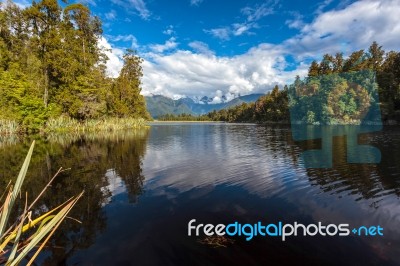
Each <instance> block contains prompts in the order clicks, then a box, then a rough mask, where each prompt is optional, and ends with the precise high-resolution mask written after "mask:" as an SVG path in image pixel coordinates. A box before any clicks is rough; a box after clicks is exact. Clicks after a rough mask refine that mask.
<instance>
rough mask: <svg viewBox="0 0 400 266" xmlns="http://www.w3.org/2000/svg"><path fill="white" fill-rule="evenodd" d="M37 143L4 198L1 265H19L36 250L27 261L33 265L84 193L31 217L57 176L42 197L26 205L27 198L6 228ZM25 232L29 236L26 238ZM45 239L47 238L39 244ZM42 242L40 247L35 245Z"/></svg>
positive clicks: (0, 215)
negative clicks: (15, 217) (22, 207)
mask: <svg viewBox="0 0 400 266" xmlns="http://www.w3.org/2000/svg"><path fill="white" fill-rule="evenodd" d="M34 145H35V142H33V143H32V145H31V148H30V149H29V152H28V154H27V156H26V158H25V161H24V163H23V165H22V168H21V170H20V172H19V175H18V178H17V180H16V182H15V185H14V187H13V186H12V185H10V184H11V183H9V185H10V186H9V189H8V192H7V193H6V197H5V200H4V202H3V204H2V205H1V206H0V264H3V263H6V264H7V265H19V264H20V263H21V261H22V260H23V259H25V258H26V257H27V255H28V254H29V253H30V252H32V251H33V250H35V249H36V251H35V253H34V254H33V256H32V257H30V259H29V262H28V264H27V265H31V264H32V263H33V262H34V260H35V258H36V257H37V255H38V254H39V252H40V251H41V250H42V249H43V247H44V245H45V244H46V242H48V240H49V239H50V237H51V235H53V234H54V232H55V230H56V229H57V228H58V227H59V226H60V224H61V222H62V221H63V220H64V219H65V218H66V217H67V215H68V213H69V212H70V211H71V209H72V207H73V206H74V205H75V204H76V203H77V201H78V200H79V198H81V196H82V194H83V192H82V193H81V194H79V195H78V196H77V197H73V198H71V199H69V200H68V201H66V202H65V203H63V204H61V205H59V206H58V207H57V208H54V209H53V210H50V211H48V212H46V213H45V214H43V215H41V216H39V217H38V218H36V219H33V220H32V208H33V206H34V205H35V203H36V202H37V201H38V199H39V198H40V197H41V195H43V193H44V192H45V190H46V188H47V187H48V186H49V185H50V183H51V182H52V180H54V178H55V176H54V177H53V179H52V180H51V181H50V182H49V183H48V185H47V186H46V187H45V188H44V189H43V190H42V192H41V193H40V194H39V196H38V197H37V198H36V199H35V200H34V201H33V202H32V203H31V204H30V205H29V206H28V205H27V201H26V202H25V207H24V209H23V211H22V214H20V215H19V216H18V218H17V220H16V221H15V222H14V223H13V224H12V225H11V226H10V227H7V226H8V225H9V224H10V221H9V219H10V216H11V214H12V211H13V207H14V205H15V204H16V200H17V198H18V196H19V194H20V192H21V187H22V184H23V183H24V179H25V176H26V174H27V171H28V166H29V163H30V161H31V157H32V153H33V148H34ZM3 196H4V195H3ZM35 227H36V232H34V233H32V232H31V233H30V234H28V231H32V230H31V229H33V228H35ZM24 235H26V236H25V237H24ZM42 240H44V241H43V242H42V243H40V242H41V241H42ZM39 244H40V246H39V248H36V247H37V246H38V245H39Z"/></svg>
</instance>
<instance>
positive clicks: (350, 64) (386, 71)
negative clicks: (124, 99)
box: [159, 42, 400, 124]
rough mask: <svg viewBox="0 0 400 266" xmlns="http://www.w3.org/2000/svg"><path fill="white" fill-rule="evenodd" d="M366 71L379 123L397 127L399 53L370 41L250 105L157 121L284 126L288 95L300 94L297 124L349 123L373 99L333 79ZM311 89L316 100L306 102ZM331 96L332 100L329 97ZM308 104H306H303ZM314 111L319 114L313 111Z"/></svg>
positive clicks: (292, 101) (399, 114)
mask: <svg viewBox="0 0 400 266" xmlns="http://www.w3.org/2000/svg"><path fill="white" fill-rule="evenodd" d="M365 71H368V72H370V73H374V76H375V80H376V82H377V84H375V85H376V86H377V93H378V94H379V105H380V110H381V116H382V121H383V122H384V123H386V124H390V123H399V122H400V53H399V52H395V51H390V52H385V51H384V50H383V48H382V46H380V45H378V43H377V42H373V43H372V44H371V46H370V47H369V48H368V50H359V51H355V52H353V53H352V54H351V55H350V56H349V57H347V58H344V55H343V54H342V53H336V54H335V55H330V54H325V55H324V56H323V59H322V60H321V62H317V61H313V62H312V63H311V65H310V67H309V71H308V75H307V77H305V78H304V79H303V80H301V79H300V78H299V77H296V79H295V81H294V83H293V84H290V85H289V86H287V85H285V86H284V87H283V88H279V86H275V87H274V88H273V90H272V91H271V92H268V93H267V94H266V95H264V96H262V97H261V98H259V99H258V100H257V101H256V102H255V103H243V104H241V105H238V106H235V107H233V108H230V109H223V110H220V111H212V112H210V113H208V114H206V115H202V116H198V117H196V116H192V115H188V114H181V115H179V116H172V115H165V116H162V117H160V118H159V120H166V121H172V120H184V121H188V120H193V121H225V122H256V123H271V122H272V123H289V122H290V112H289V107H293V105H295V104H296V100H297V101H298V100H299V99H298V98H297V99H295V98H294V97H289V94H290V92H291V91H292V92H293V91H297V92H298V91H299V90H303V92H302V94H303V97H302V99H301V100H302V101H303V103H304V102H305V103H306V104H305V108H306V109H307V110H303V111H304V114H305V115H303V116H301V117H299V120H301V122H304V123H307V124H315V123H319V122H325V123H326V124H330V123H345V124H346V123H353V122H354V121H352V119H351V118H352V117H357V115H358V113H359V112H360V110H362V109H363V106H362V105H363V104H365V102H367V100H368V98H369V97H370V98H372V97H371V95H367V94H365V93H364V92H363V91H361V92H360V90H357V88H354V87H351V86H348V85H346V86H347V87H346V86H344V87H343V84H342V83H340V82H337V81H338V80H339V81H340V79H338V78H337V77H338V76H339V77H340V76H341V75H342V76H343V74H349V75H352V73H354V75H353V76H354V78H355V79H357V77H358V78H359V79H360V78H361V79H362V78H363V76H362V75H365V74H362V73H363V72H365ZM360 73H361V74H360ZM357 75H358V76H357ZM360 75H361V76H360ZM321 77H325V78H324V81H325V84H322V83H321V81H320V79H321ZM364 77H365V76H364ZM335 82H336V83H335ZM310 90H312V92H313V93H312V94H314V95H316V96H318V97H309V96H310ZM330 92H332V93H333V94H334V95H336V97H329V93H330ZM339 92H340V93H339ZM338 93H339V94H340V95H338ZM331 95H332V94H331ZM307 98H309V99H307ZM331 98H334V99H331ZM315 99H317V100H318V105H320V106H319V107H318V108H316V107H315V102H313V101H314V100H315ZM307 101H309V102H308V103H307ZM332 101H334V103H333V105H334V106H333V107H334V108H332ZM316 109H318V110H319V112H315V110H316ZM313 111H314V112H313ZM332 117H333V118H335V117H336V121H332V120H334V119H332ZM337 118H339V119H337Z"/></svg>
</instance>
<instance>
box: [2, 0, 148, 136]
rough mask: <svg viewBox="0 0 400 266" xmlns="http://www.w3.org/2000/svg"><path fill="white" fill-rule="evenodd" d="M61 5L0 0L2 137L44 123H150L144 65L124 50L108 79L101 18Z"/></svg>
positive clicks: (49, 1)
mask: <svg viewBox="0 0 400 266" xmlns="http://www.w3.org/2000/svg"><path fill="white" fill-rule="evenodd" d="M63 2H64V3H63V6H61V5H60V4H59V3H58V1H57V0H43V1H33V3H32V5H31V6H29V7H26V8H20V7H19V6H17V5H16V4H15V3H13V2H12V1H5V2H2V3H1V2H0V5H1V6H0V132H1V131H2V129H3V131H5V129H6V128H7V127H8V128H9V130H10V131H12V130H13V129H14V130H15V128H16V127H17V128H19V130H23V131H38V130H42V129H43V128H45V127H46V123H48V121H52V123H53V124H57V123H59V124H62V121H69V122H71V121H73V122H74V123H75V122H84V121H89V120H90V121H94V120H99V121H105V120H107V119H108V118H113V119H114V122H115V119H116V118H126V119H139V120H143V119H148V118H149V114H148V113H147V111H146V106H145V100H144V97H143V96H142V95H140V91H141V80H140V79H141V77H142V68H141V62H142V59H141V58H140V57H139V56H138V55H136V53H135V52H134V51H131V50H128V51H127V52H126V54H125V55H124V57H123V59H124V66H123V68H122V70H121V72H120V74H119V77H117V78H109V77H107V75H106V66H105V63H106V60H107V57H106V55H105V53H104V52H105V50H104V49H103V48H102V47H100V45H99V42H100V40H101V35H102V25H101V21H100V19H99V18H98V17H95V16H93V15H92V14H91V12H90V10H89V8H88V7H87V6H85V5H82V4H79V3H78V4H68V3H67V2H66V1H63ZM57 119H61V120H60V121H58V122H57ZM143 121H144V120H143ZM60 126H62V125H60Z"/></svg>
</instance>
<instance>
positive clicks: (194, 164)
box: [0, 123, 400, 265]
mask: <svg viewBox="0 0 400 266" xmlns="http://www.w3.org/2000/svg"><path fill="white" fill-rule="evenodd" d="M399 131H400V128H395V127H391V128H388V129H384V130H383V131H381V132H376V133H371V134H365V135H362V136H360V137H359V143H368V144H370V145H373V146H375V147H377V148H379V149H380V151H381V154H382V161H381V163H380V164H349V163H348V162H347V158H346V147H347V146H346V139H345V138H344V137H334V138H333V140H332V144H333V145H332V146H333V156H332V158H333V168H331V169H305V168H304V167H303V166H304V162H303V161H302V159H301V158H300V154H301V152H303V151H305V150H309V149H318V148H320V146H321V143H320V141H318V140H307V141H303V142H294V141H293V140H292V139H293V138H292V132H291V130H290V128H289V127H284V126H258V125H243V124H229V125H227V124H212V123H210V124H207V123H201V124H179V123H178V124H167V125H166V124H160V125H158V124H154V125H153V126H152V127H151V129H150V130H149V131H144V132H130V133H129V132H126V133H122V134H121V133H119V134H114V135H109V136H98V135H87V136H75V135H72V136H71V137H69V138H65V137H63V138H61V139H60V137H59V136H49V137H48V138H47V139H45V140H39V145H38V147H37V149H36V150H35V156H36V157H35V158H34V160H33V164H32V166H31V168H30V169H32V171H31V172H30V173H29V174H30V177H31V178H29V180H30V181H29V182H30V183H28V184H27V186H26V188H27V190H28V191H29V194H30V195H34V194H37V193H38V191H39V190H40V188H41V187H42V186H43V185H44V184H45V183H46V182H47V180H48V179H49V178H50V176H51V174H52V173H54V172H55V171H56V170H57V169H58V167H60V166H63V167H70V168H71V170H70V171H69V172H65V173H63V174H62V175H61V176H60V177H59V178H58V179H57V181H56V183H55V184H54V186H53V187H52V188H51V192H50V193H48V194H47V196H46V198H44V199H43V201H42V203H41V207H42V208H46V207H47V206H55V205H56V204H57V203H59V202H62V201H64V200H65V199H66V198H67V197H69V196H70V195H75V194H77V193H79V192H80V191H81V190H82V189H85V190H86V194H85V198H84V199H82V200H81V202H80V205H79V206H77V208H76V209H75V210H74V212H73V213H72V215H71V216H73V217H76V218H78V219H80V220H82V221H83V225H79V224H75V223H73V222H68V223H65V224H64V229H63V230H62V231H60V232H58V234H59V235H58V236H56V238H55V244H56V245H55V246H53V247H52V248H51V249H49V250H48V253H47V254H46V256H44V257H43V258H41V259H42V261H41V263H42V264H48V265H54V264H62V263H65V264H67V265H188V264H190V265H224V264H231V265H260V264H266V263H282V261H283V262H292V263H298V262H299V261H300V260H301V261H304V262H307V263H309V264H351V263H356V264H389V265H390V264H395V263H399V262H400V254H398V249H399V248H400V242H399V239H400V229H399V228H398V224H399V222H400V207H399V188H400V184H399V182H400V164H399V163H398V160H397V159H396V158H397V155H400V154H397V153H400V135H399V134H398V132H399ZM28 144H29V141H26V142H25V143H18V144H14V145H8V146H7V148H4V147H5V146H4V147H3V148H0V156H1V157H0V161H4V162H7V167H5V166H6V165H5V164H4V165H2V166H0V167H1V171H0V173H3V174H2V176H4V177H5V178H3V177H2V178H0V182H2V183H1V184H0V185H1V186H2V187H3V184H5V183H6V181H7V180H8V177H10V176H13V172H15V171H18V170H19V166H20V163H21V162H22V159H23V158H24V156H25V152H26V150H27V149H28ZM34 177H36V178H34ZM133 203H135V204H133ZM193 218H196V219H197V220H198V221H199V222H204V223H208V222H212V223H215V224H217V223H229V222H232V221H239V222H242V223H245V222H249V223H253V222H257V221H258V220H260V221H264V222H277V221H279V220H282V221H284V222H294V221H298V222H303V223H313V222H318V221H321V222H323V223H349V224H351V225H352V226H361V225H377V224H379V225H381V226H382V227H384V228H385V237H383V238H356V237H347V238H323V237H320V238H319V237H315V238H313V237H308V238H304V237H300V238H293V239H291V240H290V241H287V242H286V243H282V242H281V241H280V240H277V239H273V238H256V239H254V240H253V241H251V242H246V241H245V240H244V239H241V238H237V239H235V243H234V244H233V245H231V246H229V247H227V248H226V249H212V248H210V247H208V246H204V245H201V244H200V243H199V242H198V239H197V238H189V237H188V236H187V231H186V230H187V222H188V221H189V220H190V219H193ZM60 247H61V248H60ZM333 251H334V252H333Z"/></svg>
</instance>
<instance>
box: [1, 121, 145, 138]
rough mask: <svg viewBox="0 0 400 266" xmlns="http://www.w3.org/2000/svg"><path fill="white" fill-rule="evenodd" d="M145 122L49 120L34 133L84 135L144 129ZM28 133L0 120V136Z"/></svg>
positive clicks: (20, 127) (16, 124)
mask: <svg viewBox="0 0 400 266" xmlns="http://www.w3.org/2000/svg"><path fill="white" fill-rule="evenodd" d="M146 126H147V125H146V120H145V119H143V118H106V119H97V120H85V121H78V120H76V119H72V118H69V117H62V116H61V117H59V118H56V119H53V118H51V119H49V120H48V121H47V122H46V123H45V124H44V125H43V126H42V127H41V128H39V129H36V130H35V131H36V132H39V133H43V134H47V133H86V132H98V131H108V132H110V131H118V130H124V129H134V128H142V127H146ZM26 132H30V129H29V128H26V127H24V126H23V125H20V124H18V122H16V121H13V120H0V136H1V135H3V136H4V135H15V134H23V133H26Z"/></svg>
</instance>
